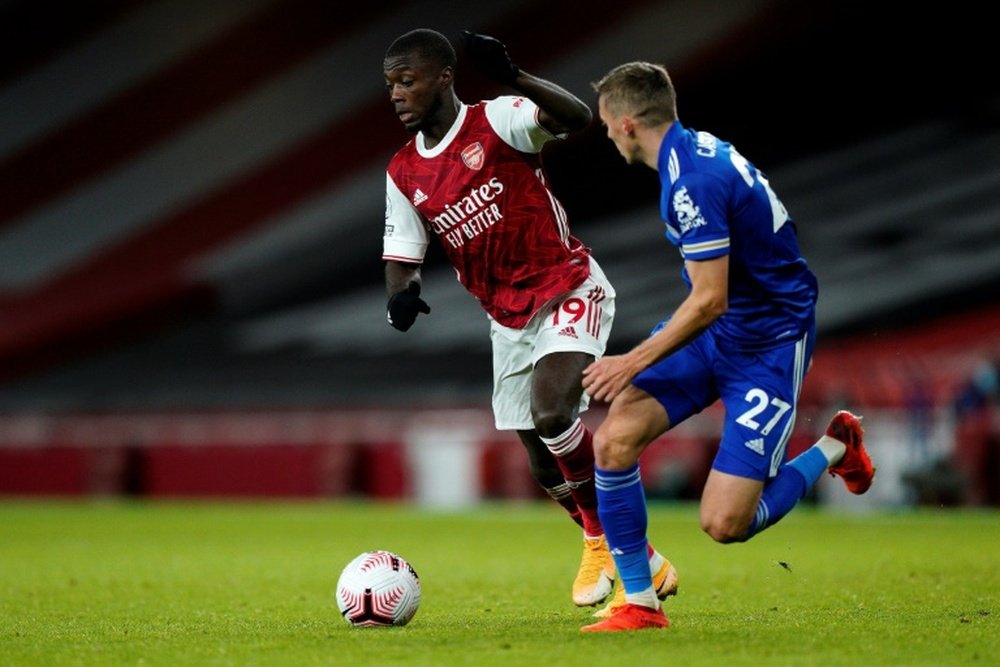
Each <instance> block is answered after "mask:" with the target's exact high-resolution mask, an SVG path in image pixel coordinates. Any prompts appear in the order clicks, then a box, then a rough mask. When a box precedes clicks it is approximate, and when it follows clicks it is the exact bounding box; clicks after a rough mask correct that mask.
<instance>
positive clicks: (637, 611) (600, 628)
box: [580, 604, 670, 632]
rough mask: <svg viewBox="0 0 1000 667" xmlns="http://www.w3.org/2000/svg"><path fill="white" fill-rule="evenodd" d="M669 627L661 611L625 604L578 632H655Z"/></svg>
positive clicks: (667, 620)
mask: <svg viewBox="0 0 1000 667" xmlns="http://www.w3.org/2000/svg"><path fill="white" fill-rule="evenodd" d="M668 627H670V620H669V619H668V618H667V615H666V614H664V613H663V610H662V609H650V608H649V607H643V606H641V605H637V604H626V605H625V606H624V607H621V608H619V609H616V610H615V612H614V613H613V614H612V615H611V616H609V617H608V618H606V619H604V620H603V621H599V622H597V623H593V624H591V625H585V626H583V627H582V628H580V632H619V631H621V630H655V629H657V628H668Z"/></svg>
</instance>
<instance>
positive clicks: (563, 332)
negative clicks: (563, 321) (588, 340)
mask: <svg viewBox="0 0 1000 667" xmlns="http://www.w3.org/2000/svg"><path fill="white" fill-rule="evenodd" d="M557 335H559V336H569V337H570V338H576V339H579V338H580V337H579V336H577V335H576V329H574V328H573V327H563V328H562V329H560V330H559V333H558V334H557Z"/></svg>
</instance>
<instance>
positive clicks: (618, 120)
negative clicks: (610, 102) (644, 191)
mask: <svg viewBox="0 0 1000 667" xmlns="http://www.w3.org/2000/svg"><path fill="white" fill-rule="evenodd" d="M597 115H598V117H600V119H601V125H603V126H604V127H605V129H606V130H607V132H608V139H610V140H611V141H612V143H614V145H615V148H617V149H618V152H619V153H621V156H622V157H623V158H625V162H627V163H629V164H636V163H638V162H641V159H640V155H639V144H638V142H637V141H636V140H635V137H634V136H633V135H631V133H629V132H626V130H625V127H626V122H625V117H624V116H617V117H616V116H614V115H612V114H611V112H609V111H608V107H607V105H606V104H605V103H604V97H603V96H601V97H599V98H598V100H597Z"/></svg>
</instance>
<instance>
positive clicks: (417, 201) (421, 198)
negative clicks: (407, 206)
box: [413, 188, 427, 206]
mask: <svg viewBox="0 0 1000 667" xmlns="http://www.w3.org/2000/svg"><path fill="white" fill-rule="evenodd" d="M425 201H427V195H425V194H424V191H423V190H421V189H420V188H417V191H416V192H414V193H413V205H414V206H420V205H421V204H423V203H424V202H425Z"/></svg>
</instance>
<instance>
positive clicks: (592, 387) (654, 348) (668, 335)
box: [583, 255, 729, 401]
mask: <svg viewBox="0 0 1000 667" xmlns="http://www.w3.org/2000/svg"><path fill="white" fill-rule="evenodd" d="M685 266H686V268H687V272H688V277H689V278H690V279H691V291H690V292H689V293H688V296H687V298H685V299H684V301H682V302H681V305H680V306H678V307H677V310H676V311H674V314H673V315H672V316H671V318H670V319H669V320H668V321H667V323H666V324H665V325H664V326H663V328H662V329H660V330H659V331H658V332H657V333H656V334H655V335H653V336H650V337H649V338H647V339H646V340H644V341H643V342H642V343H640V344H639V345H636V346H635V347H634V348H632V350H630V351H629V352H627V353H625V354H621V355H613V356H606V357H603V358H601V359H598V360H597V361H595V362H594V363H592V364H591V365H590V366H588V367H587V368H586V369H584V371H583V388H584V389H585V390H586V392H587V393H588V394H590V396H591V398H594V399H595V400H599V401H611V400H612V399H613V398H614V397H615V396H617V395H618V394H619V393H621V391H622V390H623V389H625V387H627V386H628V385H629V384H630V383H631V382H632V380H633V379H634V378H635V376H636V375H638V374H639V373H640V372H642V371H643V370H645V369H646V368H648V367H649V366H652V365H653V364H655V363H656V362H658V361H660V360H661V359H664V358H666V357H667V356H669V355H670V354H672V353H674V352H675V351H677V350H679V349H680V348H682V347H684V346H685V345H687V344H688V343H689V342H690V341H691V340H692V339H694V338H695V337H696V336H697V335H698V334H700V333H701V332H702V331H704V330H705V329H706V328H708V326H709V325H710V324H712V322H714V321H715V320H717V319H718V318H719V317H720V316H721V315H722V314H723V313H725V312H726V310H727V308H728V307H729V255H723V256H721V257H716V258H714V259H709V260H704V261H688V262H686V263H685Z"/></svg>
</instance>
